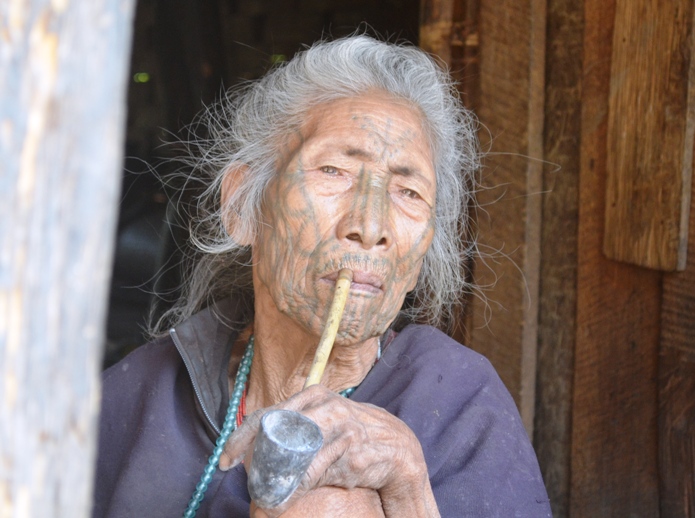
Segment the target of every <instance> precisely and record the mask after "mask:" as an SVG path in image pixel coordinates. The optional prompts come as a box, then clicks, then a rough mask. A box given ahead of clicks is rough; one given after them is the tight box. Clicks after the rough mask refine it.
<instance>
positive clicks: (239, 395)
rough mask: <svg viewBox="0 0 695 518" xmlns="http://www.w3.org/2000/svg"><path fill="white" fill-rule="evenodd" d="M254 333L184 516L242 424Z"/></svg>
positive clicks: (196, 501) (195, 503)
mask: <svg viewBox="0 0 695 518" xmlns="http://www.w3.org/2000/svg"><path fill="white" fill-rule="evenodd" d="M253 342H254V339H253V335H251V338H249V341H248V343H247V344H246V350H245V351H244V356H243V357H242V358H241V363H240V364H239V369H238V370H237V373H236V379H235V380H234V390H233V391H232V397H231V398H230V400H229V406H228V407H227V415H226V417H225V418H224V424H223V425H222V432H221V433H220V436H219V437H218V438H217V441H216V442H215V449H214V450H213V451H212V455H210V458H209V459H208V465H207V466H206V467H205V469H204V470H203V474H202V475H201V477H200V482H198V485H197V486H196V487H195V491H193V495H192V496H191V499H190V501H189V502H188V507H186V511H185V512H184V513H183V518H193V517H194V516H195V514H196V512H197V511H198V508H199V507H200V502H202V500H203V497H204V496H205V491H207V489H208V485H209V484H210V481H211V480H212V476H213V475H214V474H215V471H216V470H217V465H218V464H219V462H220V457H221V456H222V452H223V451H224V445H225V444H226V443H227V439H229V436H230V435H231V434H232V432H233V431H234V430H236V429H237V423H239V424H240V422H241V419H240V418H239V419H238V413H239V405H241V403H242V400H243V399H245V398H244V396H245V394H246V382H247V381H248V378H249V372H250V371H251V362H252V361H253ZM380 358H381V340H379V348H378V349H377V354H376V361H375V362H374V363H376V362H377V361H379V359H380ZM356 389H357V387H350V388H347V389H345V390H341V391H340V392H339V394H340V395H341V396H343V397H345V398H349V397H350V396H351V395H352V393H353V392H355V390H356Z"/></svg>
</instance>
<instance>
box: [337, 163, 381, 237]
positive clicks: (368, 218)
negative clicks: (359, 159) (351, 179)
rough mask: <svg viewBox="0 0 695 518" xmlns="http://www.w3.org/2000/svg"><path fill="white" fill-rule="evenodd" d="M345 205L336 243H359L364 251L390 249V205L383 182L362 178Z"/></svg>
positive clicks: (366, 177) (365, 176)
mask: <svg viewBox="0 0 695 518" xmlns="http://www.w3.org/2000/svg"><path fill="white" fill-rule="evenodd" d="M346 205H347V207H346V211H345V214H344V215H343V217H342V218H341V220H340V223H339V224H338V239H347V240H348V241H354V242H356V243H359V244H360V246H361V247H362V248H363V249H365V250H369V249H370V248H373V247H382V248H389V247H390V246H391V243H392V242H393V231H392V228H391V227H392V225H391V214H390V205H391V201H390V198H389V193H388V186H387V185H385V182H384V181H382V180H379V179H374V178H369V177H368V176H367V175H364V176H363V178H360V181H359V182H358V185H357V188H356V189H355V190H354V191H353V192H351V195H350V199H349V202H348V203H347V204H346Z"/></svg>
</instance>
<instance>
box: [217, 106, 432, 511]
mask: <svg viewBox="0 0 695 518" xmlns="http://www.w3.org/2000/svg"><path fill="white" fill-rule="evenodd" d="M432 163H433V161H432V155H431V150H430V147H429V143H428V140H427V138H426V136H425V134H424V131H423V129H422V125H421V119H420V115H419V113H418V112H417V111H416V110H415V109H414V108H413V107H411V106H409V105H408V104H406V103H404V102H402V101H397V100H395V99H393V98H392V97H389V96H387V95H385V94H383V93H380V92H372V93H370V94H368V95H364V96H361V97H356V98H349V99H342V100H338V101H334V102H332V103H329V104H325V105H322V106H319V107H316V108H314V109H313V110H311V111H310V112H309V115H308V117H307V119H306V123H305V125H304V126H303V127H302V128H301V129H300V130H299V131H298V133H297V134H296V135H293V136H291V137H290V138H289V139H288V142H287V143H286V146H285V148H284V150H283V155H282V158H281V159H280V160H279V167H278V170H279V173H278V176H277V177H276V178H275V179H274V180H273V181H272V182H271V184H270V186H269V188H268V190H267V193H266V198H265V200H264V205H263V211H262V212H263V217H264V220H263V226H262V230H261V231H260V235H259V236H257V238H256V240H255V241H254V242H253V243H252V250H253V279H254V292H255V316H254V322H253V326H252V332H253V333H254V336H255V343H256V346H255V351H256V352H255V356H254V361H253V365H252V368H251V373H250V377H249V385H248V395H247V400H246V405H247V409H248V411H249V412H251V411H255V412H254V413H253V415H251V416H249V417H248V418H247V419H246V421H245V423H244V425H243V426H242V427H241V428H240V429H239V430H237V431H236V432H235V433H234V434H233V435H232V437H231V438H230V440H229V442H228V443H227V447H226V450H225V454H224V455H223V457H222V459H221V462H220V466H221V467H222V468H223V469H228V468H229V467H230V466H232V465H235V464H236V463H238V462H240V461H241V460H242V459H243V458H244V457H248V456H249V455H250V451H251V449H252V445H253V439H254V437H255V435H256V432H257V430H258V423H259V420H260V416H261V415H262V414H263V412H265V411H266V410H267V409H268V407H272V408H288V409H292V410H296V411H300V412H302V413H303V414H304V415H306V416H307V417H309V418H311V419H313V420H314V421H315V422H316V423H317V424H318V425H319V427H320V428H321V430H322V433H323V435H324V446H323V448H322V449H321V451H320V452H319V454H318V456H317V458H316V459H315V460H314V462H313V463H312V465H311V467H310V469H309V472H308V473H307V475H306V477H305V478H304V480H303V481H302V484H301V486H300V488H299V489H298V490H297V492H296V493H295V495H294V496H293V497H292V499H290V501H288V502H287V503H286V504H285V505H283V506H281V507H280V508H278V509H273V510H259V509H256V508H255V507H254V508H253V509H254V515H255V516H279V515H280V514H282V513H284V514H282V515H283V516H295V515H296V516H340V514H341V512H344V513H345V515H346V516H348V515H351V516H355V514H354V512H355V510H356V509H360V510H361V511H360V513H359V515H360V516H369V515H373V516H384V515H386V516H438V512H437V508H436V503H435V502H434V497H433V495H432V491H431V488H430V485H429V479H428V477H427V467H426V465H425V462H424V458H423V455H422V450H421V447H420V444H419V442H418V441H417V438H416V437H415V436H414V434H413V433H412V432H411V431H410V429H409V428H408V427H407V426H406V425H405V424H404V423H403V422H401V421H400V420H398V419H397V418H396V417H394V416H392V415H391V414H389V413H388V412H386V411H384V410H381V409H379V408H376V407H374V406H372V405H368V404H364V403H355V402H353V401H350V400H347V399H344V398H341V397H340V396H338V395H337V394H336V393H335V392H333V391H339V390H342V389H345V388H347V387H351V386H356V385H358V384H359V383H360V382H361V381H362V379H364V377H365V376H366V375H367V373H368V372H369V369H371V367H372V366H373V364H374V361H375V355H376V349H377V345H378V344H377V337H378V336H380V335H381V334H382V333H384V331H385V330H386V329H387V328H388V326H389V325H390V324H391V323H392V321H393V320H394V319H395V317H396V315H397V313H398V311H399V310H400V308H401V306H402V304H403V300H404V298H405V295H406V293H407V292H408V291H410V290H412V289H413V288H414V286H415V284H416V282H417V278H418V275H419V273H420V269H421V266H422V261H423V257H424V255H425V253H426V251H427V249H428V247H429V245H430V244H431V242H432V237H433V234H434V217H435V202H436V195H435V193H436V179H435V172H434V167H433V165H432ZM235 174H237V175H239V174H245V172H244V170H243V168H239V169H237V170H233V171H232V172H231V173H230V174H229V177H230V178H229V181H225V186H224V188H223V193H222V196H223V202H224V199H225V198H226V197H227V196H228V195H229V192H230V190H232V189H234V186H235V185H236V184H237V183H238V177H237V179H235V177H234V175H235ZM229 230H230V233H233V229H229ZM345 267H347V268H350V269H352V270H353V272H354V279H353V283H352V285H351V287H350V295H349V297H348V301H347V304H346V309H345V314H344V316H343V320H342V323H341V325H340V329H339V333H338V338H337V340H336V345H335V347H334V349H333V352H332V354H331V357H330V360H329V364H328V366H327V368H326V371H325V373H324V377H323V379H322V382H321V385H323V386H322V387H312V388H309V389H306V390H303V391H302V386H303V383H304V379H305V378H306V375H307V373H308V371H309V366H310V364H311V361H312V359H313V355H314V352H315V349H316V345H317V344H318V340H319V337H320V335H321V332H322V330H323V326H324V322H325V319H326V316H327V311H328V307H329V305H330V301H331V298H332V295H333V291H334V285H335V278H336V275H337V272H338V270H340V269H341V268H345ZM248 332H249V333H250V332H251V330H248ZM242 336H243V338H240V340H239V343H237V344H236V348H235V353H234V355H233V357H232V361H231V363H230V374H231V376H230V378H231V379H230V383H232V382H233V377H234V374H233V373H235V372H236V365H237V364H238V361H239V353H240V351H241V350H242V349H243V345H244V342H245V338H246V337H247V336H248V334H244V335H242ZM329 389H330V390H329ZM250 462H251V459H250V457H248V461H247V462H246V463H245V465H247V466H248V465H250ZM341 510H342V511H341ZM367 510H370V512H368V511H367Z"/></svg>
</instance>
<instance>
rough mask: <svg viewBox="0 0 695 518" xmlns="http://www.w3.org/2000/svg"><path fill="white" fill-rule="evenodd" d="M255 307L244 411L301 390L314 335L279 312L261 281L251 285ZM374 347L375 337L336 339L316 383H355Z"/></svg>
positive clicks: (316, 340)
mask: <svg viewBox="0 0 695 518" xmlns="http://www.w3.org/2000/svg"><path fill="white" fill-rule="evenodd" d="M255 309H256V311H255V317H254V323H253V334H254V341H255V346H254V350H255V352H254V358H253V364H252V366H251V373H250V376H249V385H248V393H247V398H246V406H247V412H249V413H250V412H253V411H254V410H257V409H259V408H265V407H267V406H271V405H274V404H276V403H279V402H281V401H284V400H286V399H287V398H289V397H291V396H292V395H294V394H296V393H297V392H299V391H301V390H302V388H303V387H304V382H305V380H306V377H307V375H308V374H309V368H310V367H311V363H312V361H313V359H314V354H315V352H316V347H317V346H318V343H319V338H320V336H316V335H314V334H312V333H311V332H309V331H307V330H306V329H304V328H303V327H302V326H300V325H298V324H297V323H296V322H294V321H293V320H291V319H290V318H289V317H287V316H286V315H284V314H282V313H281V312H280V311H279V310H278V309H277V307H276V306H275V304H274V303H273V301H272V299H271V298H270V296H269V294H268V293H267V291H266V290H264V289H263V288H262V287H260V289H259V290H257V291H256V308H255ZM243 337H246V338H248V334H246V333H243V334H242V336H241V337H240V341H241V340H243ZM244 343H245V341H244ZM378 347H379V342H378V338H376V337H375V338H370V339H368V340H365V341H364V342H360V343H355V344H342V343H341V344H336V345H335V347H334V348H333V350H332V352H331V355H330V357H329V361H328V365H327V366H326V370H325V371H324V374H323V378H322V379H321V385H324V386H325V387H328V388H329V389H331V390H333V391H336V392H338V391H341V390H344V389H346V388H350V387H354V386H357V385H359V384H360V383H361V382H362V380H363V379H364V378H365V376H366V375H367V373H368V372H369V370H370V369H371V368H372V366H373V365H374V361H375V359H376V355H377V349H378ZM237 350H239V347H237ZM241 350H242V351H243V345H242V346H241ZM231 382H232V383H233V379H232V381H231Z"/></svg>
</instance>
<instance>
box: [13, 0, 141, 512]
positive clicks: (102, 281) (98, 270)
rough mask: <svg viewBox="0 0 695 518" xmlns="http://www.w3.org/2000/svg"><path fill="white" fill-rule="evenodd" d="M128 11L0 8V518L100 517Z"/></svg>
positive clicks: (76, 5) (99, 5) (117, 0)
mask: <svg viewBox="0 0 695 518" xmlns="http://www.w3.org/2000/svg"><path fill="white" fill-rule="evenodd" d="M132 12H133V2H132V0H102V1H95V2H72V3H70V2H66V1H60V0H58V1H56V0H31V1H27V2H5V3H3V4H1V6H0V20H2V29H1V31H2V38H3V43H2V52H0V135H2V137H1V138H0V163H2V175H0V258H1V259H0V261H1V264H2V266H0V516H2V517H10V516H12V517H19V516H21V517H42V518H43V517H53V516H76V517H86V516H90V515H91V507H92V504H91V497H92V472H93V469H94V468H93V465H94V460H95V450H96V417H97V414H98V409H99V377H98V374H99V371H100V364H101V355H102V346H103V335H104V331H103V330H104V321H105V318H104V317H105V309H106V296H107V289H108V279H109V277H110V273H111V271H110V270H111V260H112V259H111V251H112V242H113V239H114V233H115V220H116V210H117V202H118V189H119V184H120V165H121V160H122V152H123V150H122V143H123V122H124V119H125V113H124V112H125V110H124V107H125V86H126V80H125V79H126V75H127V70H128V61H129V59H128V58H129V50H130V33H131V23H132Z"/></svg>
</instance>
